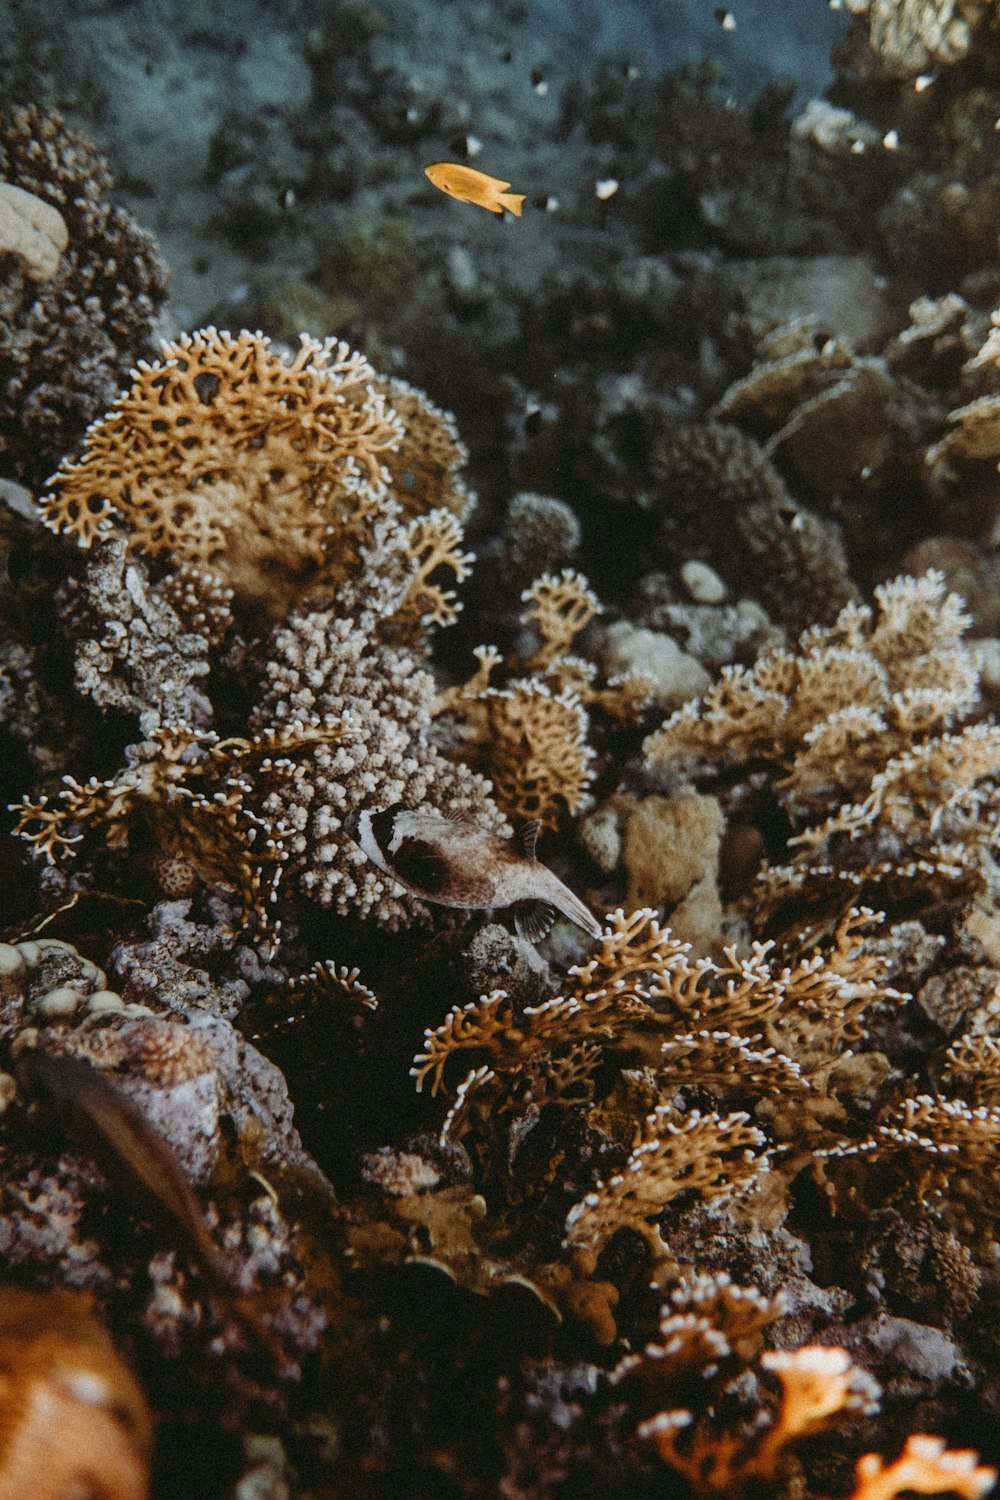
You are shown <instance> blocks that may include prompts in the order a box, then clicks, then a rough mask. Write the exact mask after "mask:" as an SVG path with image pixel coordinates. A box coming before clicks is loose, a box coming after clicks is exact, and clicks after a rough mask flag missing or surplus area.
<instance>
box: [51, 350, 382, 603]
mask: <svg viewBox="0 0 1000 1500" xmlns="http://www.w3.org/2000/svg"><path fill="white" fill-rule="evenodd" d="M372 378H373V371H372V370H371V368H370V366H369V365H368V364H367V362H366V361H365V360H363V359H362V358H361V357H360V356H359V355H352V354H351V353H350V352H349V350H348V348H347V346H346V345H345V344H337V343H335V342H333V341H327V342H326V343H324V344H318V343H316V342H315V341H314V340H312V339H309V338H306V337H304V338H303V340H302V347H301V349H300V350H299V353H298V354H297V355H296V356H295V358H294V359H293V360H292V361H291V362H287V361H285V360H284V359H282V358H281V356H280V355H278V354H275V353H272V352H271V350H270V347H269V344H268V341H267V340H266V339H265V338H263V337H262V336H260V335H258V336H256V337H254V336H253V335H251V334H247V333H243V334H240V335H239V336H238V337H236V338H233V337H232V336H231V335H230V334H227V333H217V332H216V330H215V329H205V330H201V331H199V332H197V333H195V334H192V335H184V336H182V337H181V338H180V339H179V340H178V341H177V342H176V343H173V344H165V345H164V346H163V355H162V358H161V360H159V361H158V362H157V363H156V364H140V367H139V370H138V374H137V377H136V379H135V381H134V383H133V385H132V388H131V390H129V391H127V392H126V393H125V394H124V395H123V396H121V397H120V398H119V400H118V401H117V402H116V403H115V405H114V407H113V408H112V410H111V412H110V413H109V414H108V416H106V417H104V418H102V419H101V420H100V421H99V422H97V423H96V424H95V425H94V426H93V427H92V428H91V429H90V431H89V433H88V436H87V444H86V448H85V450H84V453H83V455H82V457H81V458H80V459H79V461H77V462H75V463H67V464H63V466H62V467H61V469H60V470H59V472H58V474H57V475H56V479H55V488H54V490H53V491H52V493H51V494H50V495H48V496H47V497H46V499H45V500H44V501H43V506H42V508H43V512H44V515H45V519H46V522H47V523H48V525H49V526H50V527H51V528H52V530H53V531H56V532H66V533H68V534H69V535H71V536H73V537H74V538H75V539H76V540H77V542H79V544H80V545H81V546H84V547H89V546H90V545H91V544H92V542H93V541H94V540H95V539H96V538H97V537H100V536H104V535H107V534H108V533H109V532H112V531H115V530H124V531H125V533H126V535H128V536H129V538H130V540H131V543H132V545H133V546H135V547H138V548H140V549H142V550H143V551H145V552H146V553H148V554H149V555H151V556H154V557H157V556H163V555H166V556H168V557H169V558H170V559H171V561H172V562H173V563H174V564H175V565H176V564H178V563H187V564H188V565H190V566H194V567H195V568H197V569H198V570H199V571H201V572H202V573H204V574H207V575H208V576H210V577H212V576H220V577H222V578H223V580H224V582H225V583H226V584H227V585H228V586H230V587H231V588H232V589H233V590H234V592H235V594H236V597H237V599H238V600H239V602H240V603H242V604H244V605H249V604H251V603H254V604H257V605H259V606H260V607H262V608H264V609H265V610H267V611H268V612H269V613H271V614H272V615H281V614H284V613H286V612H287V610H288V607H289V605H290V603H291V602H292V600H294V598H295V597H296V596H297V595H298V594H299V593H301V592H302V590H303V589H304V588H307V587H309V586H312V585H313V584H318V585H323V584H326V585H329V584H330V583H331V582H333V581H335V580H336V579H337V578H342V577H343V576H344V575H345V573H346V572H348V571H349V570H350V568H351V566H352V564H356V561H357V551H356V548H357V534H358V530H359V524H360V521H361V518H362V517H363V516H364V515H365V513H366V512H367V511H368V510H369V509H370V508H371V507H372V506H374V505H376V504H377V503H378V499H379V494H380V487H381V484H382V473H381V457H382V454H383V453H384V452H385V451H386V450H387V449H388V448H389V447H390V446H392V445H393V444H395V443H398V441H399V439H400V437H401V433H402V426H401V423H400V422H399V421H398V419H396V418H395V417H394V416H393V414H392V412H391V410H390V409H389V408H388V406H387V403H386V401H385V398H384V397H383V396H381V395H380V394H378V393H376V392H375V391H374V390H373V388H372Z"/></svg>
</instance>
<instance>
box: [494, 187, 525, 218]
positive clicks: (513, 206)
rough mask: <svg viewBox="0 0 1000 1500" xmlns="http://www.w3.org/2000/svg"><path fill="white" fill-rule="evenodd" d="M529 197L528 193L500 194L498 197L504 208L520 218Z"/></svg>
mask: <svg viewBox="0 0 1000 1500" xmlns="http://www.w3.org/2000/svg"><path fill="white" fill-rule="evenodd" d="M527 196H528V195H527V193H499V194H498V195H497V202H498V203H502V204H503V206H504V208H509V209H510V211H511V213H512V214H516V215H517V217H518V218H520V217H521V210H522V208H523V206H524V200H525V198H526V197H527Z"/></svg>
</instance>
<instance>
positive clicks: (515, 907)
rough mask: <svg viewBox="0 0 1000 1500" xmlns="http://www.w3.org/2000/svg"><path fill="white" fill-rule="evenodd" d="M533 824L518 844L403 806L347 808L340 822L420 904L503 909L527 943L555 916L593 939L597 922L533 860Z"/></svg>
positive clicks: (535, 833) (542, 932) (542, 933)
mask: <svg viewBox="0 0 1000 1500" xmlns="http://www.w3.org/2000/svg"><path fill="white" fill-rule="evenodd" d="M540 826H541V825H540V824H539V823H537V822H533V823H528V824H527V825H526V826H525V828H524V829H523V830H522V832H521V835H520V838H518V839H507V838H503V837H501V836H500V835H499V834H496V833H490V832H489V830H488V829H486V828H480V827H478V825H477V824H475V823H468V822H463V821H459V820H452V819H450V818H443V817H441V816H440V815H439V814H438V813H431V812H416V811H414V810H412V809H410V808H408V807H404V805H403V803H402V802H396V803H394V804H393V805H392V807H386V808H384V809H382V810H381V811H379V812H375V811H371V810H367V809H366V810H356V809H352V811H351V812H349V813H348V814H347V816H346V818H345V819H344V828H345V830H346V832H347V833H349V834H350V836H351V838H352V839H354V841H355V843H356V844H358V846H359V847H360V849H361V850H362V852H363V853H364V854H367V856H368V858H369V859H370V860H371V861H372V863H373V864H375V865H378V867H379V869H380V870H384V871H385V873H386V874H387V875H391V876H392V878H393V880H395V881H396V882H397V883H398V884H399V885H401V886H403V887H404V888H405V889H406V890H408V891H410V892H412V894H413V895H414V896H419V897H420V898H421V899H422V900H424V901H436V902H438V903H439V904H440V905H442V906H459V907H464V908H465V909H466V910H467V911H484V910H487V909H489V908H491V907H510V908H511V909H512V911H513V915H514V923H515V925H516V927H517V930H518V932H519V933H520V934H521V936H522V937H526V938H528V939H529V940H530V941H531V942H533V943H537V942H538V941H539V939H540V938H543V937H544V936H545V934H546V933H547V932H548V930H549V928H550V927H551V926H552V923H553V922H554V921H555V920H556V917H557V916H564V917H566V918H568V920H569V921H570V922H575V923H576V925H577V926H578V927H582V928H583V930H584V932H589V933H590V935H591V937H594V938H597V937H600V935H601V928H600V924H599V923H598V922H597V920H596V918H595V917H594V916H593V915H592V914H591V913H590V912H589V911H588V910H587V908H586V907H585V906H584V904H583V902H582V901H581V900H579V898H578V897H576V896H574V894H573V892H572V891H571V890H570V889H569V887H568V886H566V885H563V883H562V881H561V880H560V879H559V877H558V875H555V874H553V872H552V871H551V870H550V869H549V868H548V866H547V865H543V864H542V863H541V861H540V860H538V859H537V858H536V856H535V842H536V840H537V838H538V831H539V828H540Z"/></svg>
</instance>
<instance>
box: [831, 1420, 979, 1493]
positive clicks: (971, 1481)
mask: <svg viewBox="0 0 1000 1500" xmlns="http://www.w3.org/2000/svg"><path fill="white" fill-rule="evenodd" d="M978 1457H979V1455H978V1454H977V1453H974V1452H973V1451H972V1449H971V1448H948V1447H946V1446H945V1442H944V1439H943V1438H937V1437H927V1436H925V1435H924V1434H923V1433H914V1434H913V1436H912V1437H909V1438H907V1440H906V1446H905V1448H904V1449H903V1451H902V1453H901V1454H900V1455H899V1457H898V1458H895V1459H893V1461H892V1463H888V1464H887V1463H884V1462H883V1460H882V1459H881V1458H880V1457H879V1455H878V1454H877V1453H867V1454H866V1455H865V1457H864V1458H861V1459H859V1460H858V1467H857V1470H856V1482H855V1486H854V1489H853V1490H852V1491H851V1495H850V1500H897V1497H898V1496H899V1495H902V1494H906V1493H910V1492H915V1493H916V1494H918V1495H940V1494H949V1495H961V1496H963V1500H980V1497H981V1496H982V1495H985V1494H986V1493H987V1492H988V1491H989V1490H991V1489H992V1488H993V1486H994V1484H995V1483H996V1478H997V1471H996V1469H990V1468H987V1467H986V1465H985V1464H980V1463H978V1462H977V1460H978Z"/></svg>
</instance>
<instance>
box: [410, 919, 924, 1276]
mask: <svg viewBox="0 0 1000 1500" xmlns="http://www.w3.org/2000/svg"><path fill="white" fill-rule="evenodd" d="M869 926H870V913H851V914H850V915H849V917H848V918H846V919H845V920H844V921H843V922H842V923H841V925H840V927H839V929H838V931H837V933H836V935H835V938H834V942H833V943H832V945H831V946H830V947H829V948H828V949H827V950H826V951H825V952H822V953H814V954H810V955H809V956H807V957H806V958H804V959H802V960H800V962H799V963H798V964H796V965H794V966H792V967H783V968H781V969H780V970H779V969H777V968H776V967H775V968H772V966H771V964H770V963H769V961H768V948H767V947H766V946H763V945H759V944H758V945H755V947H754V949H753V951H752V952H751V953H750V954H749V955H748V956H746V957H742V958H739V957H737V955H736V954H735V953H734V952H732V951H729V952H727V954H726V961H725V963H724V964H723V965H716V964H714V963H713V962H711V961H710V960H707V959H702V960H698V961H694V960H692V959H691V958H690V957H689V956H688V947H687V945H686V944H683V943H680V942H678V941H677V940H676V939H674V938H672V937H671V935H670V933H669V931H667V930H665V929H663V928H661V927H660V926H659V924H658V923H657V922H656V920H655V917H654V916H653V914H652V913H650V912H648V911H643V912H637V913H632V914H631V915H630V916H628V917H626V916H625V915H624V914H623V913H622V912H617V913H615V914H614V915H613V916H612V917H611V918H610V919H609V924H608V927H607V929H606V931H605V933H604V936H603V938H602V940H601V944H600V946H599V949H598V952H597V953H596V955H595V956H594V958H592V959H591V960H590V962H589V963H587V964H585V965H582V966H577V967H574V968H572V969H571V970H570V971H569V976H568V977H569V979H570V981H571V983H570V986H569V987H568V988H567V989H566V991H565V992H564V993H563V994H562V995H560V996H557V997H556V998H554V999H551V1000H547V1001H545V1002H543V1003H542V1004H541V1005H538V1006H529V1007H527V1008H521V1007H517V1006H515V1005H514V1004H513V1003H512V1002H511V1000H510V999H509V997H508V996H507V995H506V994H505V993H504V991H502V990H496V991H494V992H493V993H491V994H489V995H485V996H483V997H482V998H481V999H480V1000H478V1001H476V1002H473V1003H472V1004H469V1005H466V1006H464V1007H456V1008H455V1009H453V1010H452V1011H451V1012H450V1014H449V1015H448V1016H447V1017H446V1019H445V1021H444V1022H443V1024H442V1025H441V1026H439V1027H438V1028H437V1029H436V1030H433V1031H428V1032H427V1035H426V1041H425V1045H424V1048H423V1050H422V1051H421V1053H420V1054H419V1056H418V1057H417V1058H416V1059H415V1061H414V1066H413V1070H412V1071H413V1074H414V1077H415V1078H416V1080H417V1086H418V1088H421V1087H423V1086H424V1085H425V1084H427V1083H428V1082H429V1083H430V1085H431V1088H432V1091H433V1092H438V1091H440V1090H444V1091H446V1092H448V1093H450V1094H452V1096H453V1102H452V1103H451V1107H450V1108H449V1110H448V1113H447V1115H446V1117H445V1119H444V1122H443V1125H442V1128H441V1141H442V1143H448V1144H461V1145H462V1146H464V1147H465V1149H466V1150H468V1151H469V1152H470V1153H471V1155H472V1157H473V1159H474V1161H475V1162H476V1163H477V1170H478V1172H479V1173H480V1174H481V1178H480V1179H478V1180H481V1181H482V1183H483V1184H487V1185H489V1187H490V1188H491V1189H492V1190H493V1191H497V1190H498V1189H502V1190H503V1191H505V1192H512V1193H513V1194H515V1195H516V1196H517V1197H518V1199H520V1197H521V1196H522V1195H524V1194H526V1193H527V1194H531V1193H537V1192H539V1191H543V1190H544V1189H545V1188H546V1186H547V1185H548V1184H549V1183H550V1182H551V1178H552V1177H553V1176H554V1175H555V1173H556V1170H557V1167H556V1163H558V1162H562V1166H561V1171H562V1173H565V1171H566V1165H565V1162H564V1161H563V1160H562V1155H563V1152H562V1149H561V1148H560V1146H559V1141H560V1139H561V1137H562V1134H563V1132H568V1133H569V1136H570V1138H572V1132H573V1129H574V1124H573V1122H574V1121H577V1122H578V1123H579V1122H580V1121H581V1120H582V1119H583V1118H585V1119H586V1122H587V1127H588V1129H589V1130H591V1131H593V1132H597V1133H598V1136H599V1137H601V1138H603V1139H604V1142H605V1149H608V1148H609V1147H610V1148H611V1149H612V1153H613V1154H612V1159H613V1161H614V1164H615V1169H614V1170H613V1171H611V1172H602V1173H600V1174H596V1173H595V1176H594V1178H592V1179H591V1184H590V1185H589V1187H587V1188H586V1190H585V1191H583V1192H581V1193H580V1195H579V1197H578V1200H577V1202H576V1203H575V1204H570V1205H569V1207H568V1214H567V1216H566V1217H565V1228H564V1237H565V1243H566V1245H567V1246H569V1247H573V1248H575V1249H576V1250H578V1251H582V1252H585V1253H586V1255H587V1256H589V1257H590V1258H591V1260H592V1261H594V1260H596V1257H597V1255H598V1254H599V1253H600V1252H601V1251H602V1249H603V1248H604V1247H605V1246H606V1245H607V1243H608V1242H609V1241H610V1240H611V1238H612V1237H613V1236H614V1235H615V1234H616V1233H617V1232H618V1231H619V1230H621V1229H630V1230H634V1231H636V1232H637V1233H638V1234H639V1235H641V1236H642V1237H643V1238H644V1239H645V1240H646V1241H647V1243H648V1245H649V1247H650V1251H651V1253H652V1255H653V1257H654V1258H655V1259H656V1260H662V1259H663V1258H664V1257H665V1256H666V1255H667V1247H666V1244H665V1241H664V1238H663V1234H664V1233H665V1232H666V1231H664V1230H663V1227H662V1223H661V1222H660V1221H661V1218H662V1215H663V1214H664V1212H665V1211H666V1210H668V1209H669V1208H670V1207H671V1205H672V1204H674V1203H675V1202H676V1201H678V1200H681V1199H683V1201H685V1202H687V1201H689V1195H693V1196H695V1197H700V1198H702V1199H706V1200H708V1199H711V1198H713V1197H716V1196H720V1195H727V1194H728V1195H732V1194H734V1193H736V1194H740V1195H745V1194H746V1192H747V1190H748V1189H752V1188H754V1187H757V1186H759V1185H760V1184H761V1181H762V1174H763V1173H764V1172H765V1171H766V1169H767V1166H768V1151H769V1149H770V1147H771V1144H772V1143H773V1142H774V1141H775V1139H776V1140H777V1143H778V1144H780V1145H781V1146H782V1147H783V1148H784V1149H785V1151H786V1152H787V1149H788V1146H789V1145H792V1144H793V1143H794V1146H795V1151H794V1152H793V1153H792V1156H793V1157H794V1156H797V1153H798V1152H799V1151H800V1150H801V1146H802V1141H801V1140H799V1139H796V1138H797V1137H799V1136H801V1135H802V1133H803V1132H804V1131H808V1130H810V1129H813V1130H815V1128H816V1127H815V1125H813V1126H810V1125H809V1124H808V1121H809V1118H810V1115H809V1109H810V1101H811V1107H812V1109H813V1111H814V1113H815V1114H816V1116H817V1117H822V1116H823V1114H824V1112H825V1113H827V1114H829V1113H831V1112H832V1113H833V1115H834V1117H836V1106H835V1104H834V1102H833V1101H832V1100H831V1099H829V1098H827V1097H826V1091H827V1090H828V1089H829V1088H830V1086H831V1085H830V1079H831V1073H832V1070H834V1069H835V1068H836V1066H837V1065H838V1064H840V1065H842V1064H843V1062H844V1058H845V1053H846V1048H847V1047H848V1046H849V1045H850V1044H851V1043H852V1042H854V1041H856V1040H858V1039H859V1038H860V1037H861V1036H862V1034H863V1025H862V1020H861V1013H862V1011H863V1010H864V1008H865V1007H866V1006H867V1005H869V1004H870V1003H871V1002H872V1001H873V1000H875V999H876V998H879V997H884V998H887V999H892V998H893V997H894V994H895V992H894V991H892V990H891V989H889V988H888V986H886V985H885V983H884V967H885V965H884V961H883V960H882V959H880V958H879V957H878V956H876V955H875V954H874V953H871V952H869V951H866V945H865V940H864V936H863V934H864V933H865V931H866V930H867V929H868V928H869ZM454 1058H458V1059H459V1063H460V1064H461V1063H462V1062H463V1061H464V1062H465V1065H466V1066H467V1068H468V1069H469V1070H468V1071H467V1072H466V1074H465V1077H464V1078H463V1079H462V1080H461V1081H460V1082H458V1083H457V1084H453V1083H452V1082H451V1081H450V1077H449V1074H450V1072H451V1069H452V1059H454ZM598 1087H599V1092H598ZM776 1098H781V1099H783V1100H784V1109H785V1113H784V1115H782V1116H780V1117H779V1114H778V1112H777V1111H775V1110H774V1109H773V1108H772V1107H771V1101H772V1100H773V1099H776ZM796 1100H798V1101H801V1108H799V1109H796V1108H795V1107H793V1105H794V1101H796ZM761 1106H764V1107H763V1108H762V1109H761V1120H760V1121H752V1119H751V1112H752V1111H756V1110H758V1108H759V1107H761ZM560 1120H561V1121H562V1122H563V1123H562V1125H560V1124H559V1121H560ZM543 1121H547V1122H548V1123H547V1124H546V1125H545V1126H544V1127H543V1126H542V1122H543ZM762 1124H766V1126H767V1128H768V1130H769V1132H770V1133H769V1134H768V1135H765V1134H764V1133H763V1131H762V1129H761V1125H762ZM536 1131H537V1135H536V1136H535V1137H534V1144H533V1145H532V1147H531V1151H530V1154H531V1159H532V1162H533V1166H532V1168H531V1171H532V1174H533V1181H532V1182H530V1183H529V1181H527V1180H526V1179H525V1177H524V1176H523V1174H522V1173H521V1171H520V1167H519V1163H520V1161H521V1152H522V1151H523V1150H524V1148H525V1143H526V1142H527V1141H528V1139H529V1137H531V1136H532V1133H533V1132H536ZM789 1132H790V1137H789ZM825 1139H827V1140H830V1139H831V1137H830V1135H829V1133H827V1134H826V1136H825ZM577 1149H579V1148H577ZM545 1152H550V1153H551V1154H552V1159H551V1161H550V1162H549V1163H548V1165H545V1164H544V1163H545V1161H546V1158H545V1156H544V1153H545ZM794 1169H795V1168H794V1166H793V1167H792V1168H791V1170H794ZM595 1179H596V1180H595ZM485 1190H486V1188H485V1187H484V1191H485Z"/></svg>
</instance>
